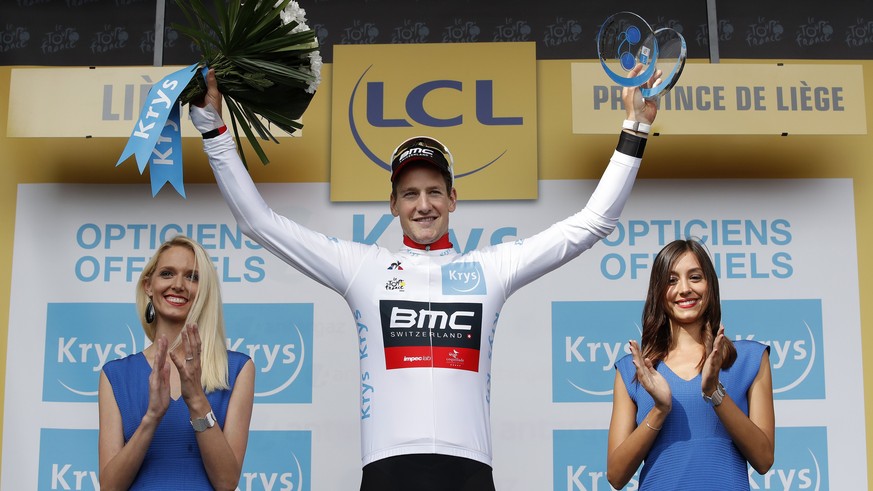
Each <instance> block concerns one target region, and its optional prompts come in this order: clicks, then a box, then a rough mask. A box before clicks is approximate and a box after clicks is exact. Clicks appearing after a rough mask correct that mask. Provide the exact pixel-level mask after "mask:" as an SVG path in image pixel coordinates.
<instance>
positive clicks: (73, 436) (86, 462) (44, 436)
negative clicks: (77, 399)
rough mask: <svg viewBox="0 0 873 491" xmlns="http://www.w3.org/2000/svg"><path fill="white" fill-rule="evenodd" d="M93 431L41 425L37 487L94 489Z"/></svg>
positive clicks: (96, 479) (96, 477) (96, 481)
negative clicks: (42, 426)
mask: <svg viewBox="0 0 873 491" xmlns="http://www.w3.org/2000/svg"><path fill="white" fill-rule="evenodd" d="M98 466H99V463H98V459H97V430H61V429H51V428H43V429H41V430H40V432H39V469H38V471H37V474H38V477H37V479H38V480H39V483H38V485H37V489H76V490H86V491H91V490H93V491H98V490H99V489H100V478H99V475H98Z"/></svg>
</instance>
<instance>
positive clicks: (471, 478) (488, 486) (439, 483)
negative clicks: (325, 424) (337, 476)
mask: <svg viewBox="0 0 873 491" xmlns="http://www.w3.org/2000/svg"><path fill="white" fill-rule="evenodd" d="M361 491H495V490H494V477H493V476H492V474H491V466H489V465H486V464H483V463H482V462H479V461H476V460H472V459H466V458H464V457H454V456H451V455H440V454H412V455H398V456H396V457H388V458H387V459H381V460H377V461H375V462H371V463H369V464H367V465H365V466H364V475H363V478H362V479H361Z"/></svg>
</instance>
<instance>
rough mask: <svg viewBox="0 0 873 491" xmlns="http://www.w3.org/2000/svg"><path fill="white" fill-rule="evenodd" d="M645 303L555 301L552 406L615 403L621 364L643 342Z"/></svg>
mask: <svg viewBox="0 0 873 491" xmlns="http://www.w3.org/2000/svg"><path fill="white" fill-rule="evenodd" d="M642 308H643V302H622V301H614V302H612V301H611V302H552V401H553V402H608V401H611V400H612V386H613V382H614V380H615V367H614V365H615V362H616V361H617V360H618V359H619V358H621V357H622V356H624V355H625V354H628V353H630V350H629V348H628V340H630V339H637V340H638V339H640V336H641V331H640V313H641V312H642Z"/></svg>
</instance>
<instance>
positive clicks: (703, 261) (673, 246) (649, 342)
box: [641, 239, 737, 368]
mask: <svg viewBox="0 0 873 491" xmlns="http://www.w3.org/2000/svg"><path fill="white" fill-rule="evenodd" d="M686 252H690V253H691V254H693V255H694V257H696V258H697V262H698V263H700V267H701V269H702V270H703V277H704V278H705V279H706V285H707V297H708V298H707V299H706V310H705V311H704V312H703V325H704V329H703V336H704V343H705V346H706V347H707V349H706V352H705V353H704V355H703V357H702V358H701V359H700V364H699V365H698V367H699V368H702V367H703V364H704V362H705V361H706V357H707V356H709V353H710V350H711V349H712V348H711V347H712V341H713V340H714V339H715V336H716V334H717V333H718V328H719V326H720V325H721V297H720V295H719V291H718V276H717V275H716V273H715V267H714V266H713V265H712V260H710V259H709V254H707V251H706V248H705V247H704V246H703V245H702V244H700V243H699V242H697V241H696V240H692V239H688V240H675V241H673V242H670V243H669V244H667V245H666V246H664V248H663V249H661V252H659V253H658V255H657V256H656V257H655V262H654V264H653V265H652V274H651V276H650V277H649V291H648V293H647V294H646V304H645V306H644V307H643V319H642V321H643V322H642V324H643V338H642V342H641V349H642V356H643V358H648V359H650V360H651V361H652V363H653V364H657V363H658V362H659V361H661V360H663V359H664V358H665V357H666V356H667V352H668V351H669V350H670V346H671V345H672V343H673V332H672V330H671V328H670V317H669V315H668V314H667V312H668V310H667V303H666V298H665V297H666V294H667V289H668V288H669V287H670V272H671V271H672V270H673V268H674V267H675V266H676V262H677V261H679V258H680V257H682V255H683V254H685V253H686ZM722 351H723V361H722V365H721V368H728V367H730V366H731V365H733V363H734V360H736V358H737V350H736V348H735V347H734V344H733V343H732V342H731V341H730V339H728V338H727V337H725V340H724V343H723V344H722Z"/></svg>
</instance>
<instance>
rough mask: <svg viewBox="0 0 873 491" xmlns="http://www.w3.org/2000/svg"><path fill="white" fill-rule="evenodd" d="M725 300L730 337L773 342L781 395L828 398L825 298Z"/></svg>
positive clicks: (775, 394)
mask: <svg viewBox="0 0 873 491" xmlns="http://www.w3.org/2000/svg"><path fill="white" fill-rule="evenodd" d="M722 305H723V308H722V323H723V324H724V326H725V334H726V335H727V336H728V337H729V338H731V339H752V340H755V341H758V342H761V343H764V344H766V345H769V346H770V364H771V366H772V369H773V370H772V371H773V397H774V398H775V399H777V400H778V399H824V398H825V378H824V365H825V360H824V351H825V350H824V346H823V336H822V332H823V329H822V327H823V326H822V310H821V300H732V301H725V302H722Z"/></svg>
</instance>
